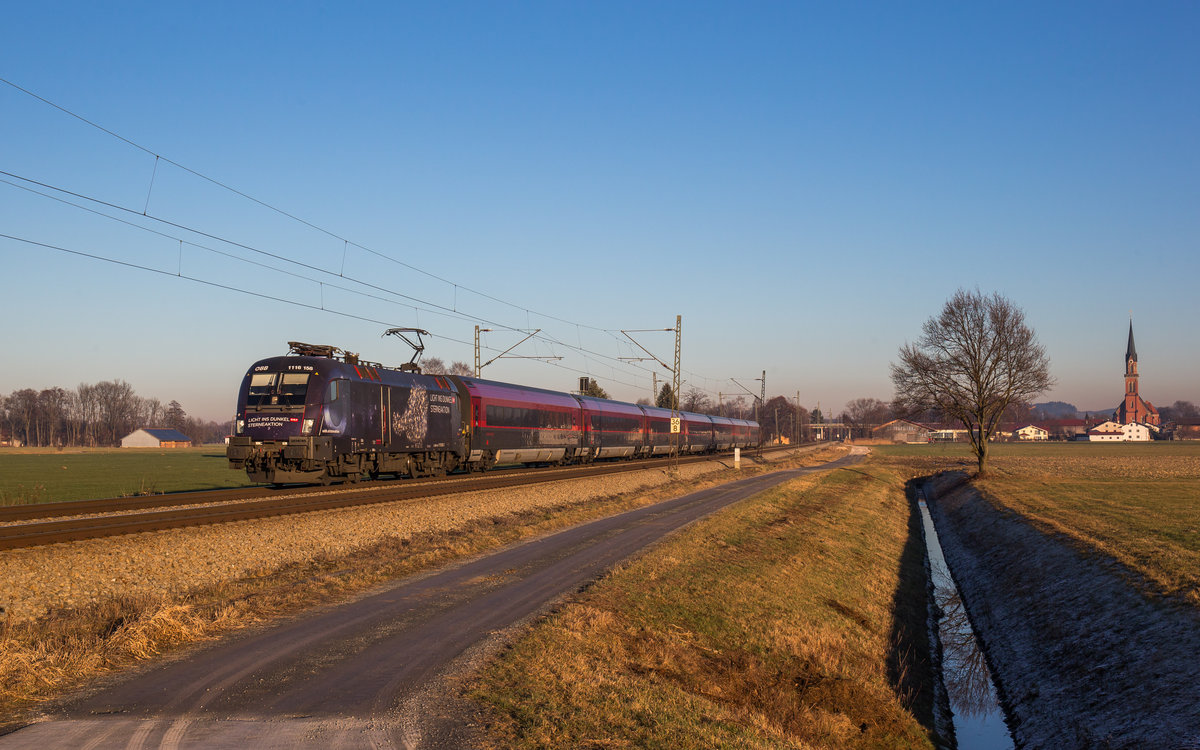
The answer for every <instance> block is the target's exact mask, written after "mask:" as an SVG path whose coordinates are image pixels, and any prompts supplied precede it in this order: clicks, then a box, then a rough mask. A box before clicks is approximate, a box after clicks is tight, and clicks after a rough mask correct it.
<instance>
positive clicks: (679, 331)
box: [620, 315, 683, 474]
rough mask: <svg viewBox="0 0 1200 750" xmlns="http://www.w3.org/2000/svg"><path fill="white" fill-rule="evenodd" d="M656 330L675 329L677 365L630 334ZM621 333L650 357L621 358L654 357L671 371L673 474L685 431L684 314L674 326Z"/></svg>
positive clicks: (676, 471)
mask: <svg viewBox="0 0 1200 750" xmlns="http://www.w3.org/2000/svg"><path fill="white" fill-rule="evenodd" d="M655 331H674V332H675V365H674V366H673V367H672V366H671V365H668V364H667V363H666V362H663V361H662V360H661V359H659V358H658V357H657V356H655V354H654V353H653V352H651V351H650V350H649V349H647V348H646V347H644V346H642V345H641V344H640V343H638V340H637V339H635V338H634V337H633V336H630V335H629V334H631V333H652V332H655ZM621 333H623V334H624V335H625V338H627V339H629V340H630V341H632V342H633V343H635V344H637V347H638V348H639V349H641V350H642V351H644V352H645V353H646V354H648V355H649V356H648V357H620V359H626V360H642V359H652V360H654V361H655V362H657V363H659V364H660V365H662V366H663V367H665V368H666V369H668V370H670V371H671V455H670V458H669V469H668V470H669V471H670V473H671V474H676V473H678V471H679V438H680V436H681V434H682V432H683V422H682V420H681V419H680V416H679V373H680V369H679V353H680V343H681V341H682V337H683V316H682V315H676V316H675V327H674V328H649V329H639V330H629V331H624V330H623V331H621ZM654 385H655V387H656V388H657V387H658V380H657V378H656V379H655V381H654ZM654 399H655V403H656V404H657V403H658V394H657V393H655V394H654Z"/></svg>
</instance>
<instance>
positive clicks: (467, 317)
mask: <svg viewBox="0 0 1200 750" xmlns="http://www.w3.org/2000/svg"><path fill="white" fill-rule="evenodd" d="M0 175H4V176H7V177H10V178H12V179H14V180H19V181H21V182H23V183H27V184H24V185H22V184H18V183H16V182H12V181H11V180H4V179H0V183H4V184H7V185H10V186H12V187H15V188H17V189H20V190H24V191H26V192H30V193H33V194H35V195H38V196H41V197H43V198H47V199H49V200H53V201H56V202H59V203H62V204H64V205H67V206H71V207H73V208H76V209H79V210H82V211H86V212H88V213H91V214H94V215H97V216H101V217H103V218H107V219H109V220H111V221H116V222H119V223H121V224H124V225H126V226H129V227H133V228H135V229H140V230H142V231H145V232H149V233H151V234H155V235H157V236H161V237H166V238H170V239H173V240H177V241H180V242H184V243H186V244H188V245H190V246H193V247H196V248H200V249H203V250H205V251H208V252H212V253H215V254H218V255H221V256H224V257H227V258H230V259H232V260H236V261H239V262H244V263H247V264H250V265H254V266H256V267H259V268H264V269H268V270H272V271H274V272H276V273H281V274H284V275H288V276H291V277H293V278H299V279H303V280H306V281H309V282H311V283H314V284H327V285H329V286H331V287H332V288H337V289H339V290H342V291H346V292H349V293H351V294H357V295H360V296H363V297H366V298H369V299H375V300H378V301H383V302H390V303H395V304H403V305H404V306H405V307H408V308H409V309H412V310H413V311H414V312H417V313H419V312H422V311H424V312H427V313H431V314H436V315H442V316H444V317H448V318H452V319H456V320H464V321H478V322H482V323H485V324H487V325H494V326H497V327H499V328H503V329H507V330H512V331H520V330H524V329H521V328H518V327H515V326H512V325H509V324H506V323H502V322H500V321H496V320H493V319H490V318H486V317H482V316H478V315H471V314H468V313H464V312H462V311H457V310H453V309H451V308H447V307H446V306H444V305H439V304H437V303H436V302H430V301H428V300H422V299H420V298H418V297H414V296H412V295H408V294H403V293H401V292H395V291H392V290H390V289H387V288H386V287H383V286H380V285H378V284H372V283H370V282H367V281H363V280H361V279H357V278H354V277H350V276H345V275H344V274H341V273H338V274H334V273H333V272H331V271H328V270H326V269H324V268H321V267H320V266H315V265H312V264H310V263H304V262H302V261H297V260H294V259H291V258H288V257H286V256H282V255H279V254H278V253H273V252H270V251H267V250H262V249H261V248H256V247H254V246H252V245H248V244H246V243H243V242H239V241H236V240H231V239H228V238H225V237H221V236H219V235H216V234H213V233H211V232H206V231H204V230H200V229H196V228H194V227H190V226H188V225H185V224H181V223H179V222H174V221H170V220H167V219H163V218H160V217H157V216H153V215H149V214H141V213H139V212H137V211H135V210H133V209H130V208H128V207H126V206H121V205H120V204H115V203H112V202H110V201H105V200H102V199H99V198H96V197H94V196H88V195H84V194H82V193H78V192H75V191H72V190H68V189H66V188H62V187H58V186H55V185H51V184H49V183H45V182H41V181H38V180H33V179H31V178H28V177H24V176H22V175H18V174H15V173H12V172H8V171H5V170H0ZM29 185H36V186H38V187H41V188H44V189H46V190H51V191H54V192H57V193H62V194H64V195H69V196H71V197H73V198H77V199H79V200H82V201H87V202H90V203H94V204H97V205H100V206H104V207H106V208H110V209H113V210H115V211H120V212H124V213H127V214H130V215H132V216H135V217H141V218H145V219H147V220H150V221H154V222H156V223H160V224H163V225H165V226H169V227H172V228H174V229H179V230H182V231H185V232H190V233H192V234H195V235H198V236H201V237H204V238H206V239H211V240H214V241H216V242H221V243H224V244H227V245H229V246H231V247H236V248H240V249H243V250H246V251H248V252H252V253H255V254H258V255H261V256H264V257H267V258H271V259H273V260H277V261H280V262H282V263H287V264H290V265H294V266H297V267H299V268H303V269H305V270H309V271H313V272H315V273H320V274H324V275H327V276H331V277H333V278H340V279H344V280H346V281H350V282H353V283H355V284H359V285H361V286H363V287H366V288H368V289H373V290H376V291H379V292H382V293H385V294H389V295H392V296H394V297H397V298H400V299H403V300H408V302H407V303H397V302H396V301H395V300H390V299H387V298H384V297H381V296H379V295H374V294H369V293H366V292H363V291H361V290H354V289H350V288H348V287H344V286H340V285H336V284H329V283H328V282H321V281H319V280H318V279H314V278H312V277H309V276H304V275H303V274H297V273H295V272H291V271H286V270H284V269H281V268H276V267H274V266H270V265H266V264H263V263H259V262H256V261H252V260H250V259H247V258H242V257H241V256H238V255H234V254H232V253H226V252H223V251H220V250H217V249H215V248H212V247H209V246H207V245H202V244H199V243H195V242H191V241H189V240H183V239H182V238H180V237H178V236H176V235H171V234H167V233H165V232H160V231H157V230H154V229H152V228H149V227H145V226H142V225H140V224H137V223H135V222H132V221H128V220H126V219H122V218H120V217H116V216H112V215H110V214H106V213H104V212H102V211H97V210H95V209H91V208H88V207H86V206H81V205H79V204H77V203H73V202H71V201H68V200H66V199H64V198H60V197H58V196H55V195H50V194H48V193H44V192H41V191H39V190H35V189H33V188H31V187H29ZM421 305H424V306H425V307H421ZM527 312H528V311H527ZM592 330H601V331H603V329H596V328H595V327H593V328H592ZM604 332H607V331H604ZM442 338H447V339H448V340H449V338H448V337H445V336H443V337H442ZM538 338H539V339H543V340H545V341H547V342H551V343H556V344H559V345H561V346H564V347H566V348H569V349H572V350H575V351H578V352H579V353H580V354H581V355H583V356H584V357H585V358H589V357H598V358H601V359H605V360H616V359H617V358H616V357H613V356H611V355H607V354H604V353H603V352H597V351H595V350H592V349H588V348H586V347H583V346H578V347H577V346H575V345H573V344H570V343H567V342H565V341H562V340H560V339H558V338H557V337H554V336H552V335H550V334H548V333H546V334H543V335H539V336H538ZM634 369H640V370H643V371H646V370H645V368H641V367H638V366H636V365H635V366H634ZM585 374H586V372H585ZM633 387H637V386H633Z"/></svg>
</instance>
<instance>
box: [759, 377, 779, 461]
mask: <svg viewBox="0 0 1200 750" xmlns="http://www.w3.org/2000/svg"><path fill="white" fill-rule="evenodd" d="M758 403H760V404H762V407H761V408H763V409H765V408H767V371H766V370H763V371H762V390H761V391H759V396H758ZM759 427H762V423H761V422H760V423H759ZM775 434H776V435H778V434H779V412H778V411H776V412H775ZM762 444H763V441H761V440H759V441H758V457H759V458H762Z"/></svg>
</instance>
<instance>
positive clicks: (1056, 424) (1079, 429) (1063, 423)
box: [1040, 419, 1088, 440]
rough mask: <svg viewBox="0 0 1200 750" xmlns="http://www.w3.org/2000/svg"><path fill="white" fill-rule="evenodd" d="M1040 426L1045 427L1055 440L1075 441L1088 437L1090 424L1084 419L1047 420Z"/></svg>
mask: <svg viewBox="0 0 1200 750" xmlns="http://www.w3.org/2000/svg"><path fill="white" fill-rule="evenodd" d="M1040 425H1041V426H1042V427H1045V428H1046V430H1047V431H1048V432H1049V433H1050V438H1051V439H1053V440H1074V439H1076V438H1079V437H1080V436H1082V438H1084V439H1085V438H1086V437H1087V431H1088V423H1087V422H1086V421H1085V420H1082V419H1047V420H1046V421H1044V422H1041V423H1040Z"/></svg>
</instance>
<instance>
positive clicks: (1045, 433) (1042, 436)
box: [1017, 424, 1050, 440]
mask: <svg viewBox="0 0 1200 750" xmlns="http://www.w3.org/2000/svg"><path fill="white" fill-rule="evenodd" d="M1049 439H1050V431H1049V430H1044V429H1042V428H1041V427H1038V426H1037V425H1035V424H1027V425H1025V426H1024V427H1022V428H1021V429H1019V430H1017V440H1049Z"/></svg>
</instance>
